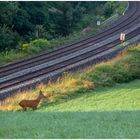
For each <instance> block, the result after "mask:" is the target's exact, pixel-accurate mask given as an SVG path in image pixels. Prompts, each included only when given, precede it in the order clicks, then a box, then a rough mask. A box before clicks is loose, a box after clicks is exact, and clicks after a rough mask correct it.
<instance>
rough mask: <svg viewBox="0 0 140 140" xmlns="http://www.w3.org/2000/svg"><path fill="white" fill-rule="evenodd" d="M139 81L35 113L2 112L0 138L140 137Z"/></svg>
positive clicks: (102, 90)
mask: <svg viewBox="0 0 140 140" xmlns="http://www.w3.org/2000/svg"><path fill="white" fill-rule="evenodd" d="M139 85H140V80H135V81H133V82H130V83H127V84H117V85H116V86H114V87H110V88H100V89H98V90H94V91H90V92H87V93H85V95H83V96H80V95H79V96H77V97H75V98H73V99H71V100H65V101H63V102H59V103H54V104H50V105H48V106H46V107H41V108H39V110H36V111H35V112H33V111H31V110H28V111H27V112H21V111H20V112H6V111H5V112H0V125H1V127H0V138H140V117H139V116H140V102H139V101H140V88H139Z"/></svg>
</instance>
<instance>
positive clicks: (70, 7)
mask: <svg viewBox="0 0 140 140" xmlns="http://www.w3.org/2000/svg"><path fill="white" fill-rule="evenodd" d="M114 6H115V5H114V3H111V4H110V3H109V4H107V2H105V1H104V2H80V1H75V2H65V1H56V2H50V1H49V2H39V1H34V2H27V1H26V2H21V1H15V2H6V1H5V2H4V1H3V2H0V9H1V11H0V51H4V50H6V49H14V48H16V46H17V45H18V43H19V42H21V41H22V42H28V41H30V40H34V39H37V38H47V39H48V40H50V39H53V38H58V37H61V36H67V35H69V34H70V33H72V32H73V31H74V29H75V28H76V26H77V23H79V22H80V20H81V19H82V17H83V15H85V14H89V13H94V14H95V15H105V16H106V17H109V16H110V15H111V14H112V13H113V10H114Z"/></svg>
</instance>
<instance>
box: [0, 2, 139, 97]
mask: <svg viewBox="0 0 140 140" xmlns="http://www.w3.org/2000/svg"><path fill="white" fill-rule="evenodd" d="M139 8H140V3H139V2H131V3H130V11H128V12H127V13H126V15H124V16H123V17H121V18H120V20H119V21H118V23H116V24H114V25H113V26H112V27H111V28H110V29H109V30H104V31H103V32H101V33H99V34H97V36H93V37H89V38H87V39H84V40H82V41H79V42H77V43H73V44H71V45H68V46H65V47H62V48H59V49H57V50H54V51H52V52H50V53H44V54H41V55H39V56H36V57H33V58H30V59H27V60H23V61H19V62H16V63H11V64H9V65H5V66H2V67H0V99H4V98H6V97H7V96H9V95H10V93H11V94H12V93H14V92H15V91H17V90H18V89H19V88H21V89H25V88H26V87H30V85H33V83H38V82H39V81H41V80H38V81H37V79H38V78H39V77H43V76H44V77H46V75H49V74H51V73H53V72H55V71H61V72H62V71H63V70H62V69H65V70H67V69H66V68H67V67H69V66H70V67H72V66H74V65H75V64H76V63H79V62H83V61H84V60H86V59H88V58H91V57H93V56H95V57H96V56H97V55H99V54H102V53H104V52H106V51H108V50H111V49H112V48H113V47H114V46H115V45H117V44H119V43H120V41H119V34H120V33H121V32H123V31H125V32H126V33H127V38H126V39H127V40H128V39H130V38H133V37H134V36H136V35H138V34H139V33H140V27H139V26H138V27H137V28H135V27H134V25H136V24H138V23H139V22H140V12H139ZM131 27H133V30H132V31H129V29H130V28H131ZM111 36H116V37H115V38H114V39H113V40H111V38H112V37H111ZM108 38H110V39H108ZM99 42H100V43H99ZM101 42H102V43H101ZM105 42H107V43H105ZM60 59H61V61H58V60H60ZM52 62H53V63H52ZM48 64H50V65H48ZM40 66H41V67H40ZM42 66H43V67H42ZM36 68H37V69H36ZM68 69H69V68H68ZM52 76H53V75H52ZM50 77H51V75H49V76H48V79H49V78H50ZM22 87H23V88H22Z"/></svg>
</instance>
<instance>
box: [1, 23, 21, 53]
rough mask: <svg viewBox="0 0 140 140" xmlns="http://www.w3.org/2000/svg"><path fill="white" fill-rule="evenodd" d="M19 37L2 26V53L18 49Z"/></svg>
mask: <svg viewBox="0 0 140 140" xmlns="http://www.w3.org/2000/svg"><path fill="white" fill-rule="evenodd" d="M18 42H19V36H18V34H17V33H16V32H13V31H12V30H10V29H9V27H7V26H6V25H3V26H0V51H4V50H6V49H7V50H9V49H14V48H16V46H17V44H18Z"/></svg>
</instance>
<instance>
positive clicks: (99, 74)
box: [87, 64, 114, 87]
mask: <svg viewBox="0 0 140 140" xmlns="http://www.w3.org/2000/svg"><path fill="white" fill-rule="evenodd" d="M111 75H112V66H111V65H107V64H102V65H99V66H98V67H96V68H95V69H94V70H93V71H91V72H90V73H89V75H88V76H87V79H88V80H90V81H93V83H94V85H95V86H96V87H100V86H103V87H105V86H112V85H113V84H114V81H113V79H112V77H111Z"/></svg>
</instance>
